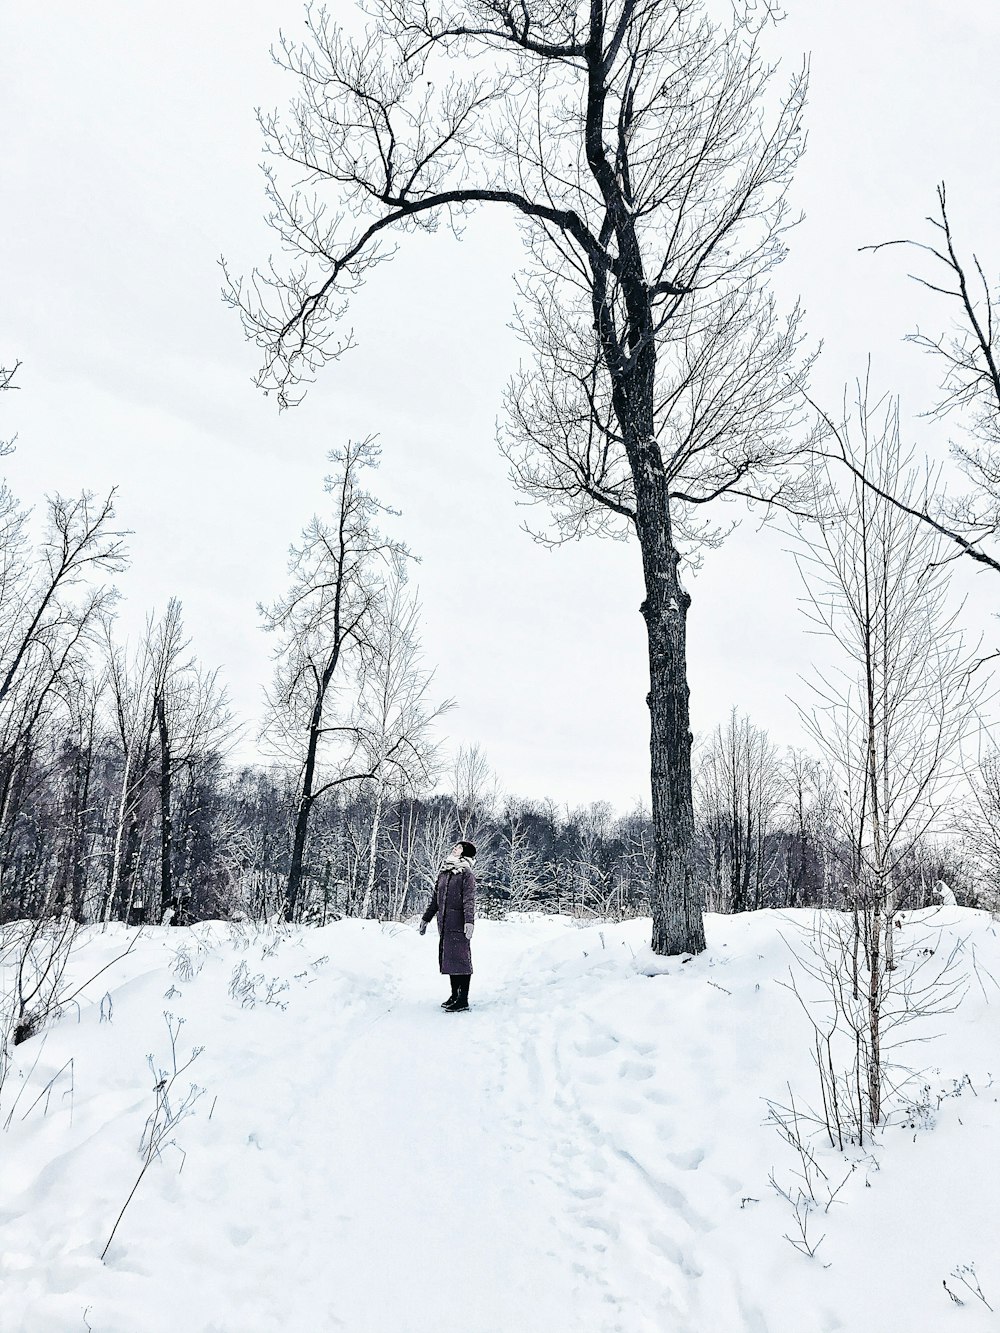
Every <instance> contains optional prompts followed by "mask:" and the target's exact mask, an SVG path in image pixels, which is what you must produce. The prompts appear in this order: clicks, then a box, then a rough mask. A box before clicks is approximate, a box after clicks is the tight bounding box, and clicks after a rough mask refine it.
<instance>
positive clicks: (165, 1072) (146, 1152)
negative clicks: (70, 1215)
mask: <svg viewBox="0 0 1000 1333" xmlns="http://www.w3.org/2000/svg"><path fill="white" fill-rule="evenodd" d="M163 1017H164V1019H165V1021H166V1024H167V1033H168V1036H169V1039H170V1054H169V1056H168V1059H167V1062H166V1063H165V1064H161V1063H159V1062H157V1060H156V1058H155V1057H154V1056H153V1055H152V1054H150V1055H147V1057H146V1061H147V1063H148V1065H149V1072H150V1074H152V1076H153V1097H154V1098H155V1105H154V1107H153V1110H152V1111H151V1112H150V1114H149V1116H148V1118H147V1120H146V1124H145V1126H144V1128H143V1131H142V1137H141V1138H140V1140H139V1156H140V1157H141V1158H142V1166H141V1168H140V1170H139V1174H138V1176H137V1177H136V1181H135V1184H134V1185H133V1186H132V1188H131V1190H130V1191H129V1195H128V1198H127V1199H126V1200H125V1202H124V1204H122V1209H121V1212H120V1213H119V1214H118V1217H117V1218H116V1220H115V1224H114V1226H113V1227H112V1228H111V1234H110V1236H108V1239H107V1244H106V1245H105V1246H104V1249H103V1250H102V1251H101V1259H102V1261H103V1259H104V1258H105V1256H106V1255H107V1252H108V1250H109V1249H110V1248H111V1242H112V1241H113V1240H114V1238H115V1232H116V1231H117V1230H118V1227H119V1225H120V1224H121V1220H122V1218H123V1217H124V1216H125V1211H126V1209H127V1208H128V1206H129V1204H130V1203H131V1202H132V1200H133V1198H134V1197H135V1193H136V1190H137V1189H138V1188H139V1186H140V1185H141V1184H142V1181H143V1177H144V1176H145V1174H146V1172H147V1171H148V1170H149V1168H150V1166H151V1164H152V1163H153V1161H154V1160H156V1159H157V1158H162V1156H163V1153H164V1152H165V1151H166V1149H167V1148H176V1149H177V1151H178V1152H179V1153H180V1154H181V1169H182V1170H183V1167H184V1150H183V1149H182V1148H181V1147H180V1146H179V1145H178V1143H177V1141H176V1139H175V1138H174V1131H175V1130H176V1128H177V1126H178V1125H179V1124H180V1123H181V1121H182V1120H184V1119H186V1118H187V1116H189V1115H191V1114H192V1112H193V1110H194V1107H195V1103H196V1102H197V1101H198V1100H199V1098H201V1097H202V1096H203V1095H204V1093H205V1089H204V1088H200V1087H199V1086H198V1085H197V1084H196V1083H191V1084H190V1085H189V1087H188V1090H187V1092H186V1093H185V1095H184V1096H183V1097H181V1098H180V1100H178V1099H177V1094H176V1093H175V1085H176V1084H177V1081H178V1079H179V1078H180V1077H181V1075H182V1074H184V1073H186V1072H187V1070H188V1069H190V1068H191V1066H192V1065H193V1064H194V1062H195V1060H197V1058H198V1056H199V1055H201V1053H202V1051H203V1050H204V1049H205V1048H204V1046H195V1047H194V1048H193V1049H192V1051H191V1053H190V1055H189V1056H188V1057H187V1059H186V1060H184V1061H183V1062H179V1060H178V1054H177V1038H178V1036H179V1034H180V1030H181V1028H182V1027H183V1025H184V1019H183V1018H177V1017H175V1016H174V1015H173V1014H171V1013H164V1015H163Z"/></svg>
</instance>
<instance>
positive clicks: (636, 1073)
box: [0, 909, 1000, 1333]
mask: <svg viewBox="0 0 1000 1333" xmlns="http://www.w3.org/2000/svg"><path fill="white" fill-rule="evenodd" d="M811 921H812V917H811V915H810V914H808V913H792V912H783V913H771V912H762V913H756V914H750V915H746V916H741V917H729V918H726V917H710V918H709V919H708V938H709V948H708V950H707V951H706V953H704V954H703V955H701V956H700V957H698V958H696V959H692V960H690V961H687V962H681V961H680V960H671V961H669V962H667V963H666V964H662V963H660V964H659V965H658V960H654V959H652V956H651V955H650V954H649V952H648V950H647V949H646V947H645V945H646V940H647V939H648V934H649V923H648V921H639V922H630V923H627V924H625V925H617V926H616V925H609V924H603V925H597V924H595V925H586V926H582V925H580V924H578V923H576V922H572V921H567V920H565V919H553V918H537V917H536V918H530V919H525V920H516V921H510V922H503V923H498V922H491V921H481V922H480V923H479V926H478V928H477V932H476V936H475V940H474V955H475V964H476V974H475V976H474V978H473V985H472V993H471V997H470V998H471V1002H472V1005H473V1008H472V1010H471V1011H470V1012H469V1013H467V1014H461V1015H454V1016H452V1015H447V1014H444V1013H442V1012H441V1011H440V1010H439V1008H438V1002H439V1001H440V1000H441V999H443V998H444V994H445V989H446V988H445V987H444V986H442V983H441V978H440V977H439V976H438V975H437V973H436V945H435V941H434V940H433V938H432V937H431V935H430V934H429V935H428V936H427V937H426V938H423V939H422V938H420V937H419V936H418V934H417V932H416V930H415V929H414V928H413V927H408V926H397V925H386V926H381V925H378V924H376V923H371V922H367V923H363V922H358V921H343V922H338V923H337V924H335V925H331V926H328V927H326V928H324V929H322V930H294V931H290V932H280V931H279V932H275V931H269V932H265V933H263V934H254V933H249V932H248V931H247V930H246V929H245V928H242V927H233V926H229V925H221V924H220V925H216V924H212V925H202V926H199V927H197V928H194V929H191V930H177V929H174V930H172V929H169V928H165V929H153V930H146V931H143V932H142V934H141V937H140V938H139V940H138V942H137V943H135V944H134V947H133V948H132V950H131V952H129V953H128V955H127V956H126V957H124V958H123V959H121V960H120V961H118V962H116V963H114V964H113V965H112V966H111V967H109V968H108V969H107V970H106V971H104V972H103V973H102V974H101V975H100V976H99V977H97V978H96V979H95V980H94V981H93V982H91V983H90V984H89V986H88V987H87V988H86V989H85V990H84V992H83V993H82V994H81V995H80V996H79V997H78V1003H74V1004H73V1005H71V1006H70V1007H69V1009H68V1010H67V1012H65V1013H64V1015H63V1016H62V1017H61V1018H60V1019H59V1020H58V1021H57V1022H56V1023H54V1024H52V1025H51V1026H50V1027H49V1028H48V1029H47V1030H45V1031H44V1032H42V1033H41V1034H40V1035H38V1036H36V1037H34V1038H32V1039H31V1040H30V1041H27V1042H25V1043H23V1044H22V1045H20V1046H18V1047H17V1048H16V1049H15V1051H14V1052H13V1064H12V1066H11V1068H10V1070H9V1072H8V1076H7V1079H6V1082H5V1084H4V1087H3V1090H2V1094H0V1152H2V1159H0V1160H2V1173H0V1327H2V1329H3V1330H4V1331H5V1333H16V1331H22V1330H23V1333H64V1331H65V1333H86V1330H88V1329H90V1330H93V1333H147V1331H148V1333H158V1331H159V1330H168V1329H169V1330H185V1331H186V1330H198V1331H199V1333H202V1331H203V1333H270V1330H281V1331H282V1333H299V1331H301V1333H319V1331H321V1330H337V1329H345V1330H349V1331H350V1333H424V1331H425V1330H426V1331H427V1333H430V1331H431V1330H434V1331H435V1333H443V1331H444V1330H449V1329H454V1330H455V1331H456V1333H535V1331H537V1333H562V1331H563V1330H565V1331H566V1333H570V1331H571V1330H583V1333H590V1331H593V1333H605V1331H607V1333H611V1331H612V1330H616V1331H620V1333H647V1331H648V1333H743V1330H747V1333H832V1331H833V1330H845V1331H846V1333H941V1331H943V1330H952V1329H955V1330H962V1331H963V1333H966V1331H967V1333H980V1331H981V1330H982V1331H985V1330H987V1329H996V1328H998V1327H1000V1315H997V1314H991V1313H990V1312H989V1311H988V1310H987V1308H986V1306H985V1304H983V1302H982V1301H981V1300H979V1298H978V1297H976V1296H975V1295H973V1294H972V1293H971V1292H970V1290H969V1287H968V1286H966V1285H964V1284H963V1282H962V1277H963V1276H964V1277H965V1278H966V1280H967V1281H968V1282H970V1283H971V1282H972V1281H973V1278H972V1274H971V1272H970V1271H963V1270H968V1268H969V1266H973V1267H974V1270H975V1275H976V1278H977V1279H978V1282H979V1284H980V1286H981V1289H982V1293H983V1296H984V1297H985V1299H986V1301H988V1302H989V1304H990V1305H992V1306H993V1309H994V1310H995V1311H998V1312H1000V1206H998V1185H1000V1180H998V1165H997V1163H998V1160H1000V1159H998V1152H997V1145H998V1143H1000V1102H998V1097H1000V988H998V986H997V981H996V980H994V978H996V979H997V980H1000V927H998V925H997V923H996V922H994V921H993V920H991V918H990V917H989V916H988V915H986V914H983V913H974V912H970V911H963V910H958V909H947V910H942V911H938V912H936V913H925V914H911V915H910V916H909V917H908V918H907V919H906V922H905V925H904V927H903V930H902V931H901V932H899V933H900V935H901V937H903V940H904V942H905V943H906V944H908V945H909V946H911V948H915V949H917V950H918V951H919V949H921V948H923V949H934V950H935V954H940V955H941V956H944V955H946V954H948V953H949V952H950V951H951V949H952V948H953V946H954V945H955V943H956V942H961V949H960V951H959V953H958V955H957V964H958V966H959V967H960V969H961V970H962V971H963V974H964V975H965V977H966V980H967V987H966V990H965V994H964V998H963V999H962V1002H961V1004H960V1005H959V1006H958V1007H957V1008H956V1009H955V1010H954V1012H951V1013H949V1014H944V1015H941V1016H940V1017H938V1018H936V1019H932V1020H926V1021H924V1022H923V1024H922V1026H920V1029H919V1032H918V1031H916V1030H913V1031H910V1032H909V1034H908V1035H911V1036H919V1037H920V1038H922V1040H921V1041H920V1042H918V1043H917V1044H916V1045H914V1046H913V1047H910V1048H907V1050H908V1051H909V1055H908V1056H907V1057H906V1058H908V1059H909V1060H910V1061H911V1063H912V1064H913V1065H914V1066H915V1067H917V1068H918V1069H919V1070H920V1071H922V1077H921V1078H920V1079H919V1080H917V1081H915V1082H914V1083H913V1084H912V1085H911V1086H910V1087H909V1088H908V1089H907V1090H906V1091H905V1100H908V1101H909V1102H910V1103H911V1105H910V1107H909V1109H908V1110H907V1111H906V1113H905V1114H904V1113H903V1110H902V1109H901V1107H902V1100H901V1099H897V1103H898V1105H897V1109H896V1110H895V1111H894V1113H893V1115H892V1117H891V1122H890V1124H888V1125H887V1126H886V1127H885V1128H884V1129H883V1130H882V1132H881V1134H880V1136H879V1141H878V1142H877V1144H875V1145H874V1146H872V1147H868V1146H866V1147H865V1148H864V1149H862V1150H858V1149H851V1150H850V1151H849V1152H848V1153H847V1154H840V1153H837V1152H834V1151H831V1150H830V1148H829V1145H828V1144H826V1143H825V1142H824V1140H823V1139H820V1138H817V1139H816V1141H815V1146H816V1150H817V1153H818V1160H819V1161H820V1163H821V1164H822V1165H823V1167H824V1169H825V1170H826V1171H827V1172H828V1174H829V1176H830V1179H831V1181H833V1182H834V1183H835V1184H836V1183H839V1181H840V1179H841V1178H843V1176H844V1175H845V1174H847V1173H848V1172H850V1171H851V1166H852V1165H853V1166H854V1168H855V1169H854V1170H853V1172H851V1173H850V1175H849V1178H848V1180H847V1182H846V1184H845V1185H844V1187H843V1189H842V1190H841V1191H840V1193H839V1194H838V1196H837V1201H836V1202H835V1203H834V1204H832V1206H831V1207H830V1208H829V1211H827V1212H824V1211H823V1210H822V1208H820V1209H818V1210H817V1211H816V1212H815V1213H813V1214H812V1215H811V1216H810V1217H809V1219H808V1225H809V1235H810V1244H815V1243H816V1241H818V1240H820V1239H821V1238H822V1239H821V1243H820V1244H819V1247H818V1249H817V1250H816V1253H815V1256H814V1257H812V1258H810V1257H808V1256H807V1255H805V1254H803V1253H801V1252H799V1251H797V1250H796V1249H794V1248H793V1247H792V1245H791V1243H790V1242H789V1240H788V1239H786V1238H785V1237H786V1235H788V1236H792V1237H793V1238H795V1237H796V1236H797V1234H798V1233H797V1230H796V1228H795V1219H794V1216H793V1211H792V1207H791V1205H790V1204H789V1203H788V1202H787V1201H786V1200H785V1199H783V1198H781V1197H780V1196H779V1195H778V1194H777V1193H776V1191H775V1190H774V1188H772V1186H771V1185H770V1184H769V1180H768V1178H769V1175H770V1174H772V1173H773V1174H774V1177H775V1179H776V1180H777V1181H778V1182H779V1183H782V1184H784V1185H787V1186H788V1187H789V1189H790V1191H791V1192H792V1193H793V1195H794V1189H793V1186H794V1179H795V1178H794V1175H793V1173H794V1172H795V1171H796V1170H797V1169H798V1166H799V1162H798V1158H797V1157H796V1156H795V1155H794V1154H793V1152H792V1150H791V1149H790V1148H789V1147H788V1145H787V1144H785V1143H783V1142H782V1140H781V1139H780V1137H779V1135H778V1133H777V1132H776V1130H775V1128H774V1126H773V1125H772V1124H769V1123H768V1122H767V1107H766V1102H765V1099H766V1098H773V1099H775V1100H776V1101H784V1102H787V1101H788V1085H791V1089H792V1093H793V1094H794V1095H795V1097H796V1101H797V1104H798V1103H802V1104H805V1103H810V1102H813V1103H814V1102H815V1101H816V1100H817V1099H818V1092H817V1083H816V1077H815V1073H814V1071H813V1068H812V1064H811V1059H810V1046H811V1036H810V1030H809V1025H808V1022H807V1020H806V1019H805V1017H804V1015H803V1012H802V1010H801V1008H800V1006H799V1004H798V1002H797V1001H796V999H795V997H794V995H792V994H791V993H790V991H789V990H788V989H787V988H786V987H784V986H783V985H782V984H781V982H782V981H783V980H787V979H788V967H789V963H790V962H791V961H792V955H791V953H790V950H789V943H788V942H786V941H789V942H794V941H795V940H796V938H797V937H798V931H799V930H800V929H801V928H803V927H805V928H808V926H809V924H810V922H811ZM135 934H136V932H135V931H127V930H126V929H125V928H124V927H114V928H112V929H109V930H108V931H107V932H106V933H101V932H100V931H99V930H96V929H95V930H90V931H87V932H85V933H84V935H83V936H82V938H81V943H80V944H79V946H78V947H77V949H76V951H75V954H74V957H73V959H72V962H71V965H70V968H71V972H72V974H73V976H74V977H76V978H78V979H79V980H80V981H82V980H84V979H85V978H86V977H89V976H91V975H93V974H94V973H96V972H97V971H98V969H99V968H101V967H102V966H104V965H105V964H106V963H108V962H109V961H110V960H112V959H114V958H116V956H117V955H119V954H120V953H121V952H122V950H123V949H124V948H125V947H126V945H127V944H128V942H129V941H130V940H131V939H132V938H133V937H134V936H135ZM648 973H653V975H648ZM167 1015H172V1016H173V1018H168V1017H167ZM177 1020H183V1022H182V1023H181V1024H180V1026H179V1030H178V1023H177ZM171 1026H172V1027H173V1028H174V1030H175V1031H176V1032H177V1038H176V1050H177V1058H178V1061H179V1062H180V1063H183V1061H185V1060H186V1059H187V1058H188V1057H189V1056H190V1055H191V1053H192V1051H193V1050H195V1049H196V1048H201V1047H203V1048H204V1049H203V1050H201V1052H200V1054H198V1055H197V1057H196V1058H195V1060H194V1062H193V1064H192V1065H191V1067H190V1069H189V1070H188V1071H186V1072H185V1073H184V1074H182V1075H181V1077H180V1078H179V1079H178V1080H177V1083H176V1084H175V1087H174V1088H172V1089H171V1097H172V1105H173V1106H175V1107H176V1106H177V1105H178V1104H179V1102H180V1101H182V1100H183V1097H184V1095H185V1094H186V1093H187V1091H188V1089H189V1085H190V1083H191V1082H192V1081H193V1082H194V1083H195V1084H197V1085H198V1087H200V1088H203V1089H204V1092H203V1094H202V1095H201V1096H200V1097H199V1098H198V1099H197V1101H195V1102H194V1104H193V1106H192V1108H191V1111H190V1113H189V1114H188V1115H187V1116H186V1117H185V1118H183V1119H182V1120H181V1121H180V1122H179V1123H178V1124H177V1125H176V1126H175V1127H174V1129H173V1130H172V1132H171V1133H170V1134H169V1135H168V1136H167V1137H168V1138H172V1139H173V1140H174V1141H175V1144H176V1146H166V1145H164V1147H163V1150H162V1154H161V1157H160V1159H159V1160H154V1161H153V1162H152V1164H151V1165H150V1167H149V1170H148V1171H147V1172H146V1174H145V1176H144V1177H143V1179H142V1180H141V1182H140V1184H139V1186H138V1188H137V1189H136V1191H135V1194H134V1196H133V1198H132V1200H131V1202H130V1204H129V1206H128V1208H127V1209H126V1211H125V1214H124V1216H123V1218H122V1220H121V1222H120V1225H119V1226H118V1229H117V1232H116V1234H115V1238H114V1240H113V1242H112V1244H111V1246H110V1248H109V1249H108V1252H107V1257H106V1259H105V1261H104V1262H102V1261H101V1258H100V1255H101V1251H102V1250H103V1248H104V1246H105V1244H106V1242H107V1240H108V1236H109V1235H110V1233H111V1230H112V1227H113V1226H114V1224H115V1220H116V1218H117V1217H118V1214H119V1212H120V1210H121V1208H122V1205H123V1204H124V1203H125V1200H126V1199H127V1197H128V1195H129V1192H130V1190H131V1189H132V1187H133V1185H134V1184H135V1182H136V1178H137V1176H138V1174H139V1172H140V1169H141V1167H142V1158H141V1157H140V1152H139V1146H140V1141H141V1139H142V1135H143V1131H144V1127H145V1126H146V1123H147V1119H148V1117H149V1116H150V1113H151V1112H152V1111H153V1110H154V1107H155V1102H156V1094H155V1092H154V1088H153V1084H154V1077H153V1075H151V1072H150V1067H149V1065H148V1063H147V1054H152V1056H153V1067H154V1068H155V1069H156V1070H157V1073H158V1072H159V1071H160V1070H166V1071H167V1072H168V1073H169V1072H170V1070H171V1060H172V1056H171V1048H170V1035H169V1028H170V1027H171ZM70 1062H71V1063H70ZM5 1126H6V1128H4V1127H5ZM945 1284H947V1288H948V1289H950V1290H951V1291H952V1292H953V1293H954V1294H955V1297H956V1298H957V1299H958V1300H961V1301H962V1302H963V1303H962V1304H961V1305H960V1304H958V1303H957V1301H956V1300H953V1299H952V1298H951V1297H950V1296H949V1295H948V1290H947V1289H946V1288H945Z"/></svg>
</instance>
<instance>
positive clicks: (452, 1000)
mask: <svg viewBox="0 0 1000 1333" xmlns="http://www.w3.org/2000/svg"><path fill="white" fill-rule="evenodd" d="M448 980H449V981H450V982H451V994H450V995H449V996H448V998H447V1000H445V1001H444V1003H443V1004H442V1005H441V1008H442V1009H454V1008H455V1006H456V1004H458V995H459V990H458V984H459V979H458V977H449V978H448Z"/></svg>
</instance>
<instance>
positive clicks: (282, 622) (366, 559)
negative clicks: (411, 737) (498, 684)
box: [260, 440, 408, 920]
mask: <svg viewBox="0 0 1000 1333" xmlns="http://www.w3.org/2000/svg"><path fill="white" fill-rule="evenodd" d="M330 458H331V461H332V462H334V463H335V464H336V469H337V470H336V472H335V473H334V474H333V475H332V476H331V477H330V478H329V479H328V481H327V492H328V493H329V494H330V496H331V497H332V499H333V506H334V512H333V516H332V520H331V521H329V522H327V521H326V520H324V519H320V518H318V517H314V518H313V520H312V522H311V523H310V524H309V526H308V527H307V528H306V529H305V530H304V532H303V534H302V539H301V542H300V544H299V545H298V546H294V547H293V548H292V553H291V559H290V573H291V581H290V584H289V587H288V590H287V592H286V593H285V594H284V595H283V596H282V597H280V598H279V599H278V600H277V601H276V602H275V603H274V604H273V605H272V606H269V607H264V606H262V607H261V608H260V611H261V615H262V616H263V618H264V625H265V628H266V629H267V630H268V631H270V632H272V633H276V634H278V635H279V636H280V642H279V646H278V649H277V652H276V668H275V675H274V681H273V684H272V686H271V688H270V690H269V692H268V696H267V702H268V710H269V715H268V722H267V727H266V734H267V736H268V738H269V741H270V743H271V744H272V745H273V746H275V747H276V749H277V750H278V752H279V753H280V754H281V755H282V756H283V757H284V758H286V759H287V760H289V761H291V762H292V763H294V765H295V767H296V768H297V769H298V771H299V774H300V777H299V796H298V805H297V809H296V813H295V823H294V829H293V832H292V845H291V857H290V861H289V868H288V883H287V891H286V900H285V913H286V915H287V917H288V919H289V920H293V919H294V918H295V916H296V913H297V912H298V911H299V910H300V908H301V898H302V890H303V876H304V873H305V854H306V840H307V837H308V832H309V820H310V817H311V814H312V811H313V807H314V805H315V803H316V801H317V800H319V798H320V797H321V796H323V795H324V793H326V792H329V791H331V790H332V789H333V788H335V787H337V786H340V785H342V784H344V783H347V782H356V781H358V780H359V779H361V778H372V777H375V775H376V770H377V766H378V760H377V759H376V767H375V768H373V767H372V756H370V755H368V754H366V753H365V747H364V736H363V734H362V731H361V729H360V728H359V724H358V719H357V717H355V716H352V713H353V700H352V698H351V697H350V694H349V691H348V686H349V682H350V680H351V673H352V671H357V670H359V669H360V667H361V662H362V657H363V656H365V655H368V654H377V652H378V646H377V642H376V640H377V636H378V634H379V633H380V632H381V627H384V597H385V588H386V584H387V581H388V580H389V579H390V578H392V577H393V576H395V577H400V576H401V575H402V572H403V567H404V563H405V560H406V557H407V555H408V552H407V551H406V548H405V547H404V546H403V545H402V543H400V542H398V541H395V540H393V539H391V538H389V537H386V536H384V535H383V534H382V533H381V532H380V531H379V529H378V526H377V521H378V517H379V515H380V514H383V513H388V512H391V511H388V510H387V509H386V507H385V506H384V505H382V504H380V503H379V501H378V500H376V498H375V497H374V496H373V495H372V494H371V493H370V492H369V491H367V490H365V489H364V485H363V482H364V478H363V475H362V474H363V473H364V471H365V469H366V468H372V467H375V466H377V464H378V460H379V451H378V448H377V446H376V445H375V444H374V443H373V442H372V441H371V440H362V441H361V442H360V443H355V442H351V443H349V444H348V445H347V446H346V448H344V449H338V450H334V451H333V452H332V453H331V455H330ZM345 696H346V697H345Z"/></svg>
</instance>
